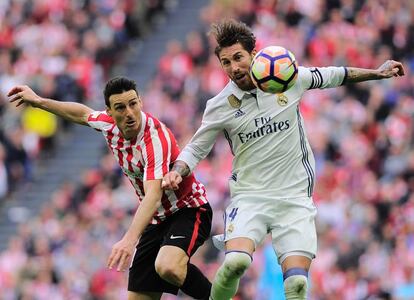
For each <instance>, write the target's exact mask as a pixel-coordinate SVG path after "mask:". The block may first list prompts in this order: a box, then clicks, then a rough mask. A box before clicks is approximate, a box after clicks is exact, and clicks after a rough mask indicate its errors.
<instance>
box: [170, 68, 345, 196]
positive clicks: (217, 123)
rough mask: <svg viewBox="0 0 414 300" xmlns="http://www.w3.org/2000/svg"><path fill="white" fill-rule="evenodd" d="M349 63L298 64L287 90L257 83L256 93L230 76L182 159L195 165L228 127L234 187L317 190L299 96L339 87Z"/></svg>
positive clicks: (242, 190)
mask: <svg viewBox="0 0 414 300" xmlns="http://www.w3.org/2000/svg"><path fill="white" fill-rule="evenodd" d="M345 78H346V68H344V67H325V68H306V67H299V74H298V78H297V81H296V83H295V85H294V86H293V87H292V88H290V89H289V90H288V91H286V92H285V93H283V94H278V95H274V94H269V93H264V92H262V91H261V90H259V89H257V90H254V92H257V94H256V95H254V94H252V93H251V92H252V91H251V92H246V91H242V90H240V89H239V88H238V87H237V85H236V84H235V83H234V82H232V81H230V82H229V83H228V84H227V86H226V87H225V88H224V89H223V90H222V91H221V92H220V93H219V94H218V95H217V96H216V97H214V98H212V99H210V100H209V101H208V102H207V107H206V109H205V112H204V116H203V120H202V124H201V126H200V128H199V129H198V130H197V132H196V133H195V135H194V136H193V138H192V139H191V141H190V143H189V144H188V145H187V146H186V147H185V148H184V149H183V151H182V152H181V154H180V155H179V157H178V158H177V160H182V161H184V162H186V163H187V164H188V166H189V167H190V169H191V170H193V169H194V168H195V166H196V165H197V164H198V162H199V161H200V160H202V159H204V158H205V157H206V156H207V154H208V153H209V152H210V150H211V148H212V147H213V145H214V142H215V140H216V137H217V135H218V134H219V133H220V132H223V133H224V135H225V137H226V139H227V140H228V142H229V145H230V148H231V151H232V153H233V155H234V159H233V166H232V176H231V179H230V191H231V195H232V198H234V197H237V196H238V195H249V194H254V195H257V193H258V192H259V193H265V194H266V195H271V196H272V197H275V198H291V197H302V196H308V197H310V196H311V195H312V190H313V186H314V179H315V160H314V157H313V153H312V150H311V148H310V145H309V142H308V139H307V137H306V133H305V128H304V124H303V119H302V116H301V114H300V112H299V100H300V99H301V97H302V95H303V93H304V92H305V91H307V90H309V89H315V88H330V87H337V86H340V85H341V84H343V82H344V80H345Z"/></svg>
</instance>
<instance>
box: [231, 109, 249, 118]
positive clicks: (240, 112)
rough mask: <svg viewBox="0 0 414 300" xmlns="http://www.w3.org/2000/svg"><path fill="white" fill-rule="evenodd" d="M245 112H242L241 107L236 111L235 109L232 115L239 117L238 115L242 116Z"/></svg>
mask: <svg viewBox="0 0 414 300" xmlns="http://www.w3.org/2000/svg"><path fill="white" fill-rule="evenodd" d="M245 114H246V113H245V112H244V111H242V110H241V109H238V110H237V111H236V113H235V114H234V117H235V118H239V117H241V116H244V115H245Z"/></svg>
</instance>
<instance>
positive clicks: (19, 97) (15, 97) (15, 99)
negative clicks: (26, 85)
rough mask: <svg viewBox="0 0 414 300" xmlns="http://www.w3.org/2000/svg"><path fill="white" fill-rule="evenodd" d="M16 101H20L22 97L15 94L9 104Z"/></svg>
mask: <svg viewBox="0 0 414 300" xmlns="http://www.w3.org/2000/svg"><path fill="white" fill-rule="evenodd" d="M17 100H22V96H21V95H20V94H16V95H15V96H14V97H13V98H11V99H10V100H9V101H10V102H15V101H17Z"/></svg>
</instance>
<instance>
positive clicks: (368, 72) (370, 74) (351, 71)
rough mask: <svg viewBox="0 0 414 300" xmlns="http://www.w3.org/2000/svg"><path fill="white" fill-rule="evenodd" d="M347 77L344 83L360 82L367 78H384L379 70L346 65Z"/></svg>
mask: <svg viewBox="0 0 414 300" xmlns="http://www.w3.org/2000/svg"><path fill="white" fill-rule="evenodd" d="M346 70H347V77H346V79H345V83H355V82H362V81H367V80H377V79H382V78H384V77H383V76H382V75H381V72H379V71H378V70H374V69H362V68H352V67H347V68H346Z"/></svg>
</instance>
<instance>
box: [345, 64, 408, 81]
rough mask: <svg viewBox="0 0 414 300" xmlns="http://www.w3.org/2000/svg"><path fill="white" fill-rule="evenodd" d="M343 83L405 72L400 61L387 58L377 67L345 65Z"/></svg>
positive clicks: (392, 75) (393, 75)
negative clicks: (345, 74) (366, 67)
mask: <svg viewBox="0 0 414 300" xmlns="http://www.w3.org/2000/svg"><path fill="white" fill-rule="evenodd" d="M346 69H347V77H346V82H345V83H353V82H361V81H367V80H378V79H384V78H390V77H398V76H403V75H404V74H405V72H404V67H403V65H402V63H400V62H398V61H395V60H387V61H386V62H385V63H383V64H382V65H381V66H380V67H379V68H378V69H362V68H353V67H347V68H346Z"/></svg>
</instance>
